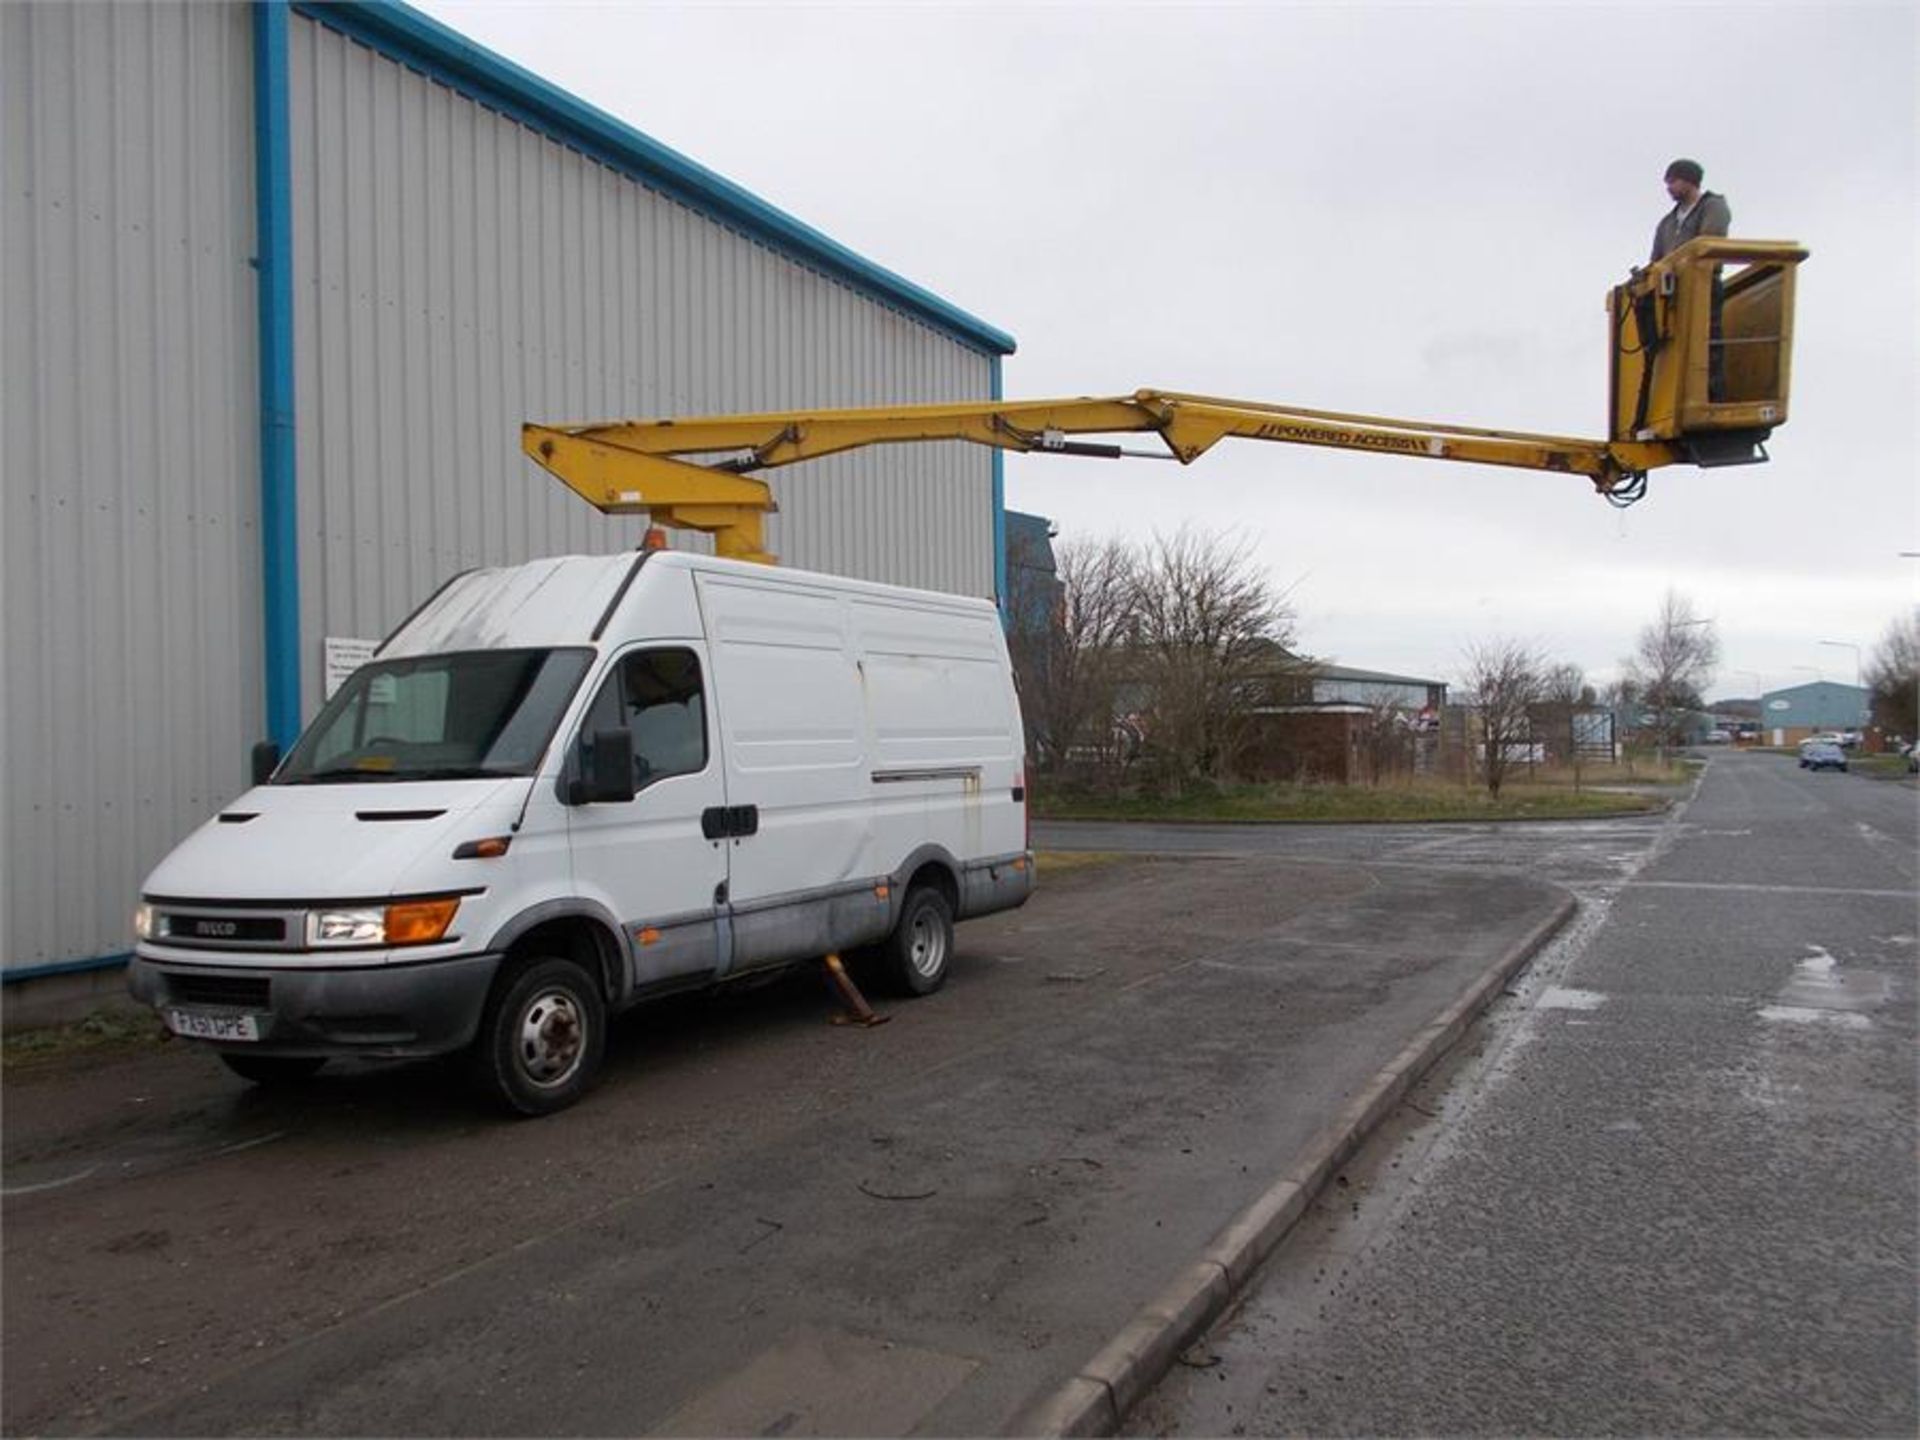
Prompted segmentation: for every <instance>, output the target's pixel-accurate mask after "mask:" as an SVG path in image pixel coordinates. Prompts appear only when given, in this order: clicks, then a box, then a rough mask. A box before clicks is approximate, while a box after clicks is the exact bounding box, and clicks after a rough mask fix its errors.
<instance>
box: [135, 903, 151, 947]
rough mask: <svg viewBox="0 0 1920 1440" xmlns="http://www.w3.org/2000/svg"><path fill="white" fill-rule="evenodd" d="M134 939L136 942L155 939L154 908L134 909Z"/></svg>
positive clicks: (136, 907) (147, 906)
mask: <svg viewBox="0 0 1920 1440" xmlns="http://www.w3.org/2000/svg"><path fill="white" fill-rule="evenodd" d="M133 938H134V939H136V940H151V939H152V938H153V907H152V906H151V905H136V906H134V907H133Z"/></svg>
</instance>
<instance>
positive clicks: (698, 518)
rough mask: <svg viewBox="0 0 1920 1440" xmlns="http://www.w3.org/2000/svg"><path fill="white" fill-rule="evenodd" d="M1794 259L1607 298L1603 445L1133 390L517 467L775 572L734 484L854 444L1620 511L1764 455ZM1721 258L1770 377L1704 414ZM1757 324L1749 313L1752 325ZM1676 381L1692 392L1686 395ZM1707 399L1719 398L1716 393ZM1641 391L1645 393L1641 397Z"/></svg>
mask: <svg viewBox="0 0 1920 1440" xmlns="http://www.w3.org/2000/svg"><path fill="white" fill-rule="evenodd" d="M1732 252H1737V254H1736V253H1732ZM1805 255H1806V252H1805V251H1804V250H1800V249H1798V247H1794V246H1789V245H1786V244H1784V243H1782V242H1731V241H1725V240H1697V241H1694V242H1692V243H1691V244H1689V245H1687V246H1685V247H1683V248H1682V249H1681V250H1679V251H1676V252H1675V253H1674V255H1672V256H1669V257H1668V258H1667V259H1666V260H1664V261H1662V262H1661V263H1660V264H1659V265H1656V266H1652V267H1649V269H1648V270H1645V271H1641V272H1638V273H1637V274H1636V276H1635V277H1634V279H1633V280H1632V281H1630V282H1629V283H1628V284H1627V285H1624V286H1621V287H1619V289H1618V290H1616V291H1615V292H1614V295H1613V296H1612V298H1611V300H1610V310H1611V312H1612V314H1613V317H1614V324H1613V332H1614V336H1615V339H1614V346H1615V369H1614V385H1615V390H1616V404H1615V416H1614V423H1613V425H1612V426H1611V427H1610V428H1611V429H1612V431H1613V435H1614V438H1612V439H1610V440H1583V439H1576V438H1573V437H1570V436H1564V435H1535V434H1528V433H1524V432H1520V431H1510V430H1485V429H1476V428H1473V427H1470V426H1465V425H1443V424H1429V423H1421V422H1416V421H1407V420H1394V419H1388V418H1384V417H1381V416H1377V415H1349V414H1342V413H1338V412H1335V411H1329V410H1306V409H1300V408H1298V407H1295V406H1287V405H1268V404H1262V403H1259V402H1257V401H1250V400H1226V399H1220V398H1218V397H1214V396H1207V395H1187V394H1181V393H1178V392H1175V391H1168V390H1140V391H1136V392H1135V393H1134V394H1132V395H1130V396H1118V397H1113V398H1107V399H1097V398H1083V399H1073V400H1023V401H1000V400H994V401H968V402H965V403H961V404H954V405H910V406H901V407H897V408H878V409H859V410H815V411H785V412H778V413H772V414H764V415H723V416H717V417H712V418H705V419H681V420H624V421H614V422H611V423H606V424H591V425H570V426H547V425H534V424H529V425H526V426H524V427H522V435H521V444H522V446H523V448H524V449H525V450H526V452H527V454H528V455H529V456H531V457H532V458H533V459H534V460H535V461H537V462H538V463H539V464H540V465H542V466H544V467H545V468H546V469H548V470H550V471H551V472H552V473H553V474H554V475H556V476H557V477H559V479H560V480H561V481H562V482H563V483H565V484H566V485H567V486H569V487H570V488H571V489H572V490H574V491H575V492H576V493H577V494H579V495H580V496H581V497H582V498H583V499H585V500H586V501H588V502H589V503H590V504H592V505H594V506H596V507H597V508H599V509H600V510H603V511H605V512H607V513H609V514H618V513H629V512H640V511H645V512H647V513H649V514H650V515H651V517H652V519H653V521H654V523H656V524H659V525H666V526H672V527H676V528H682V529H690V530H700V531H705V532H706V533H708V534H711V535H712V536H713V537H714V541H715V547H716V549H717V550H718V551H719V553H721V554H722V555H730V556H733V557H735V558H738V559H743V560H759V561H764V562H771V561H772V559H773V557H772V556H771V555H769V554H768V553H767V552H766V546H765V537H764V530H763V524H762V521H763V517H764V516H766V515H767V514H769V513H771V512H772V511H774V510H775V509H776V508H777V507H776V506H775V504H774V500H773V494H772V491H771V490H770V488H769V487H768V485H767V483H766V482H765V481H763V480H759V479H756V478H754V477H753V476H752V474H751V473H750V472H752V471H756V470H770V469H774V468H776V467H778V466H782V465H792V464H796V463H798V462H800V461H803V460H817V459H820V458H821V457H823V456H827V455H836V454H839V453H841V452H842V451H847V450H856V449H860V448H862V447H864V446H868V445H899V444H907V443H910V442H915V441H927V440H964V441H969V442H971V443H973V444H976V445H991V446H995V447H997V448H999V449H1002V450H1014V451H1019V452H1022V453H1043V454H1045V453H1051V454H1066V455H1095V456H1103V457H1113V458H1117V457H1119V456H1122V455H1136V454H1152V453H1155V452H1142V451H1130V450H1126V449H1124V448H1122V447H1121V446H1120V445H1118V444H1115V443H1111V442H1109V443H1089V442H1086V441H1083V440H1077V439H1075V438H1073V437H1076V436H1083V435H1126V434H1140V433H1143V432H1147V431H1151V432H1153V433H1154V434H1156V435H1158V436H1159V437H1160V440H1161V442H1162V443H1163V444H1164V446H1165V447H1166V453H1165V454H1164V455H1157V454H1156V458H1163V459H1174V460H1178V461H1179V462H1180V463H1181V464H1183V465H1184V464H1189V463H1191V462H1192V461H1194V460H1196V459H1198V458H1199V457H1200V456H1201V455H1204V454H1205V453H1206V452H1207V451H1208V450H1210V449H1212V448H1213V446H1215V445H1216V444H1218V443H1219V442H1220V441H1222V440H1224V439H1227V438H1228V437H1230V436H1231V437H1235V438H1239V439H1246V440H1274V441H1280V442H1284V443H1288V444H1295V445H1321V446H1331V447H1334V448H1337V449H1350V450H1370V451H1376V452H1379V453H1381V454H1388V455H1406V456H1412V457H1415V458H1419V459H1430V460H1464V461H1470V462H1473V463H1477V464H1483V465H1509V466H1517V467H1520V468H1522V469H1527V470H1549V471H1558V472H1561V473H1563V474H1571V475H1584V476H1585V477H1587V479H1588V480H1590V481H1591V482H1592V483H1593V485H1594V488H1595V489H1596V490H1598V491H1599V492H1600V493H1601V494H1603V495H1606V496H1609V497H1611V498H1614V499H1616V500H1630V499H1632V498H1635V497H1636V496H1637V494H1638V491H1639V488H1640V487H1641V486H1642V485H1643V483H1644V480H1645V476H1646V472H1647V471H1649V470H1653V469H1656V468H1658V467H1660V466H1663V465H1673V464H1679V463H1687V462H1692V463H1698V464H1729V463H1738V462H1739V461H1741V460H1753V459H1764V458H1765V451H1764V450H1761V449H1760V448H1759V446H1760V442H1761V441H1762V440H1764V439H1765V437H1766V434H1767V433H1768V431H1769V430H1770V429H1771V428H1772V426H1774V425H1777V424H1779V423H1781V422H1782V421H1784V419H1785V416H1786V394H1785V390H1786V375H1787V365H1786V353H1785V352H1786V349H1787V347H1788V345H1789V343H1790V336H1791V328H1790V322H1791V315H1792V278H1793V267H1794V266H1795V265H1796V264H1797V263H1798V262H1799V260H1801V259H1803V258H1804V257H1805ZM1731 259H1743V260H1745V261H1747V269H1746V270H1744V271H1743V272H1742V276H1744V277H1746V279H1745V281H1744V284H1743V283H1742V282H1741V281H1739V280H1736V281H1734V282H1730V283H1729V284H1728V286H1727V291H1728V294H1727V297H1726V300H1725V304H1724V309H1725V325H1724V326H1723V327H1721V328H1722V329H1723V331H1724V332H1725V333H1729V334H1731V333H1734V332H1735V331H1737V332H1738V334H1739V336H1740V337H1742V338H1745V339H1749V340H1751V341H1752V342H1753V343H1755V344H1760V343H1765V342H1767V341H1770V342H1771V343H1772V344H1773V346H1774V350H1773V352H1771V353H1773V354H1774V356H1775V358H1776V359H1777V363H1775V364H1771V365H1762V364H1759V363H1757V360H1758V352H1757V351H1756V352H1754V356H1753V357H1752V358H1753V360H1754V362H1755V363H1748V361H1747V360H1745V359H1743V361H1742V368H1741V370H1740V371H1739V374H1740V376H1741V377H1742V379H1743V383H1744V382H1745V381H1746V379H1747V378H1748V377H1752V384H1753V385H1755V386H1757V385H1761V384H1764V385H1765V386H1767V387H1768V388H1767V393H1766V394H1765V395H1764V396H1760V395H1758V394H1755V395H1746V394H1742V395H1741V396H1740V397H1738V400H1737V402H1736V401H1731V400H1726V399H1724V397H1723V400H1722V401H1720V402H1712V403H1710V402H1709V401H1708V399H1707V390H1706V387H1707V384H1708V375H1709V371H1710V370H1711V368H1712V366H1711V365H1710V364H1709V360H1708V354H1709V347H1711V346H1713V345H1718V344H1722V343H1724V342H1723V341H1722V340H1720V339H1718V338H1715V336H1714V335H1713V333H1712V330H1711V329H1710V326H1709V318H1708V310H1707V307H1708V305H1709V303H1710V296H1711V292H1710V287H1711V286H1712V285H1713V284H1714V283H1716V282H1715V276H1716V275H1717V272H1718V267H1719V265H1720V264H1721V263H1722V262H1723V261H1726V260H1731ZM1735 285H1742V288H1741V289H1740V290H1739V291H1738V292H1737V293H1738V294H1739V295H1748V294H1753V295H1756V296H1758V297H1760V299H1761V302H1762V303H1761V305H1760V306H1759V307H1756V313H1755V314H1753V315H1749V314H1748V313H1747V310H1746V308H1739V309H1738V310H1737V309H1736V300H1735V290H1734V287H1735ZM1760 309H1764V314H1761V313H1758V311H1759V310H1760ZM1763 331H1764V332H1765V333H1764V335H1763ZM1623 351H1624V353H1625V354H1626V356H1627V362H1626V364H1625V365H1623V363H1622V360H1621V355H1622V352H1623ZM1623 369H1624V370H1626V371H1627V373H1624V374H1623ZM1689 384H1692V385H1693V386H1694V387H1695V388H1696V389H1697V390H1698V392H1699V393H1698V394H1697V395H1692V392H1690V391H1688V390H1687V388H1686V387H1687V386H1688V385H1689ZM1716 384H1722V388H1724V385H1723V382H1716ZM1629 386H1630V387H1631V388H1632V390H1633V399H1634V403H1633V404H1631V405H1628V404H1626V403H1625V402H1623V401H1622V400H1621V399H1620V391H1622V390H1623V389H1626V388H1628V387H1629ZM1750 388H1751V386H1750ZM1642 390H1645V391H1646V392H1647V396H1648V398H1646V399H1644V400H1643V399H1642V397H1641V392H1642ZM1689 396H1691V398H1689ZM1716 412H1717V413H1716ZM1763 415H1764V419H1762V418H1761V417H1762V416H1763ZM1755 452H1757V453H1755ZM688 456H699V457H720V458H718V459H713V458H707V459H705V460H704V461H702V462H696V461H694V460H690V459H687V458H684V457H688Z"/></svg>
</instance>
